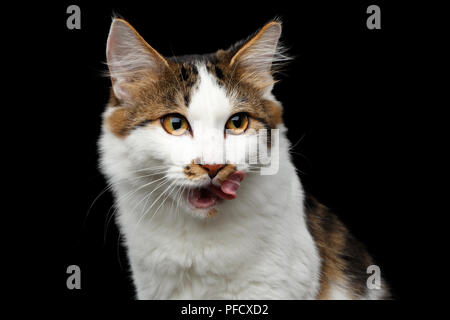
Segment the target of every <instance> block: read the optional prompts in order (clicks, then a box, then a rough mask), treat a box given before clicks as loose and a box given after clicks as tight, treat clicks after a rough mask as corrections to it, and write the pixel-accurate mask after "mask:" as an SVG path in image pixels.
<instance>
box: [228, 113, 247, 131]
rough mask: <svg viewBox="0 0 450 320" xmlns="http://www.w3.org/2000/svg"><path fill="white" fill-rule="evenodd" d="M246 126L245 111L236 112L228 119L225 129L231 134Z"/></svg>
mask: <svg viewBox="0 0 450 320" xmlns="http://www.w3.org/2000/svg"><path fill="white" fill-rule="evenodd" d="M247 127H248V115H247V114H245V113H236V114H235V115H233V116H232V117H231V118H230V119H228V121H227V124H226V125H225V129H228V130H230V131H231V133H233V134H241V133H243V132H244V131H245V130H246V129H247Z"/></svg>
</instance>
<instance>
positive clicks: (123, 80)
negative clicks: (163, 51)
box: [106, 19, 168, 101]
mask: <svg viewBox="0 0 450 320" xmlns="http://www.w3.org/2000/svg"><path fill="white" fill-rule="evenodd" d="M106 57H107V63H108V67H109V71H110V76H111V81H112V84H113V90H114V94H115V96H116V97H117V98H119V99H120V100H125V101H126V100H130V99H132V98H133V93H132V89H133V87H134V84H135V83H136V82H138V81H139V80H141V79H143V78H145V79H149V80H150V81H157V80H158V77H159V75H160V74H161V73H162V72H163V71H164V69H165V68H166V67H167V66H168V63H167V61H166V59H164V58H163V57H162V56H161V55H160V54H159V53H158V52H157V51H156V50H155V49H153V48H152V47H151V46H150V45H149V44H148V43H147V42H146V41H145V40H144V39H143V38H142V37H141V36H140V35H139V33H138V32H137V31H136V30H135V29H134V28H133V27H132V26H131V25H130V24H129V23H128V22H126V21H125V20H122V19H114V20H113V22H112V24H111V28H110V31H109V35H108V41H107V47H106Z"/></svg>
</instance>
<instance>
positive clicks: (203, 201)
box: [188, 171, 245, 209]
mask: <svg viewBox="0 0 450 320" xmlns="http://www.w3.org/2000/svg"><path fill="white" fill-rule="evenodd" d="M244 178H245V172H244V171H235V172H234V173H232V174H231V175H230V176H228V178H227V179H226V180H225V181H223V182H222V183H221V185H220V187H217V186H215V185H213V184H212V183H211V184H209V185H208V186H207V187H204V188H197V189H193V190H190V191H189V193H188V200H189V203H190V204H192V205H193V206H194V207H195V208H198V209H206V208H210V207H212V206H214V205H215V204H216V203H217V202H218V201H221V200H232V199H235V198H236V196H237V195H236V191H237V189H239V187H240V183H241V181H242V180H243V179H244Z"/></svg>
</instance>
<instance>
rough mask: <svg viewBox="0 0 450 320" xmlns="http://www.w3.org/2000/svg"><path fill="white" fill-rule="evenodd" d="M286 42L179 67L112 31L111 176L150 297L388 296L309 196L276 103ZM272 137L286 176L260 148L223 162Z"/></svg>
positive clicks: (267, 31) (270, 31) (130, 249)
mask: <svg viewBox="0 0 450 320" xmlns="http://www.w3.org/2000/svg"><path fill="white" fill-rule="evenodd" d="M280 35H281V21H279V20H273V21H270V22H269V23H267V24H266V25H265V26H264V27H263V28H261V29H260V30H259V31H258V32H257V33H255V34H254V35H253V36H251V37H249V38H248V39H247V40H245V41H240V42H238V43H236V44H235V45H233V46H231V47H230V48H229V49H227V50H218V51H217V52H215V53H212V54H205V55H186V56H178V57H170V58H169V57H163V56H162V55H161V54H159V53H158V52H157V51H156V50H155V49H153V48H152V47H151V46H150V45H149V44H148V43H147V42H146V41H145V40H144V39H143V38H142V37H141V36H140V35H139V34H138V33H137V31H136V30H135V29H134V28H133V27H132V26H131V25H130V24H129V23H128V22H126V21H125V20H123V19H119V18H115V19H113V22H112V24H111V28H110V32H109V36H108V40H107V50H106V51H107V52H106V55H107V65H108V69H109V76H110V78H111V83H112V86H111V91H110V100H109V103H108V105H107V108H106V110H105V111H104V113H103V124H102V133H101V137H100V139H99V143H98V145H99V154H100V168H101V171H102V172H103V174H104V175H105V177H106V178H107V180H108V182H109V185H110V186H111V190H112V192H113V194H114V196H115V205H116V207H117V209H118V214H117V217H116V219H117V224H118V225H119V228H120V232H121V234H122V235H123V239H124V245H125V247H126V248H127V253H128V258H129V261H130V266H131V271H132V277H133V281H134V285H135V287H136V294H137V298H138V299H384V298H387V297H388V296H389V290H388V288H387V287H386V284H385V281H384V280H383V279H382V280H381V288H376V289H369V288H368V286H367V284H366V281H367V278H368V276H369V274H367V272H366V271H367V268H368V267H369V266H370V265H372V264H373V261H372V258H371V257H370V256H369V254H368V253H367V252H366V250H365V248H364V246H363V245H362V244H360V243H359V242H358V241H357V240H355V239H354V238H353V237H352V236H351V235H350V234H349V232H348V230H347V229H346V227H345V226H344V225H343V224H342V223H341V222H340V221H339V219H338V218H337V217H336V216H335V215H334V214H333V213H331V212H330V211H329V210H328V209H327V208H326V207H325V206H323V205H321V204H320V203H318V202H317V201H316V200H315V199H314V197H312V196H311V195H309V194H307V193H305V192H304V191H303V188H302V185H301V182H300V179H299V177H298V176H297V173H296V168H295V167H294V164H293V162H292V160H291V156H290V153H289V150H290V147H291V145H290V142H289V141H288V139H287V137H286V132H287V129H286V128H285V126H284V124H283V117H282V112H283V107H282V105H281V103H280V102H279V101H278V100H277V99H276V98H275V96H274V95H273V94H272V89H273V86H274V84H275V82H276V80H275V78H274V74H275V73H276V72H277V70H279V67H280V66H282V65H283V63H284V62H286V61H287V60H288V58H287V56H286V54H285V50H284V49H283V47H282V46H281V44H280V41H279V38H280ZM273 129H276V130H275V131H273ZM264 130H265V131H266V132H269V130H270V133H271V132H272V131H273V132H278V138H276V139H272V135H271V134H270V133H267V134H266V137H269V138H270V139H267V143H266V144H267V146H268V148H270V152H273V153H274V154H275V153H276V152H277V153H278V163H279V165H278V167H277V168H276V172H275V173H273V174H263V173H262V171H261V170H262V169H263V168H264V165H263V164H258V163H257V164H254V163H253V164H252V163H249V161H248V159H249V157H250V155H249V154H250V151H249V150H250V149H239V148H235V149H236V150H244V151H243V152H241V153H239V151H237V152H236V153H237V154H235V157H234V159H233V161H230V159H231V158H227V157H226V156H225V158H224V157H223V150H224V147H223V146H224V143H225V142H226V143H227V145H228V146H231V147H236V146H238V145H242V144H243V143H244V144H245V145H246V146H248V145H249V144H250V145H251V144H253V146H254V144H255V143H256V142H255V141H256V140H252V139H251V138H252V137H254V136H255V134H256V135H257V134H258V133H259V132H263V131H264ZM277 130H278V131H277ZM258 141H259V140H258ZM263 145H264V143H263V144H261V146H263ZM227 150H228V149H227ZM230 150H231V149H230ZM253 150H255V149H253ZM219 154H220V155H222V156H221V157H218V156H217V155H219ZM253 156H255V155H254V154H253ZM230 157H231V156H230ZM256 157H258V156H256Z"/></svg>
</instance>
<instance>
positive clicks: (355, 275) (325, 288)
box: [305, 194, 373, 299]
mask: <svg viewBox="0 0 450 320" xmlns="http://www.w3.org/2000/svg"><path fill="white" fill-rule="evenodd" d="M305 211H306V218H307V223H308V228H309V231H310V232H311V235H312V236H313V238H314V240H315V243H316V246H317V248H318V250H319V254H320V257H321V277H320V292H319V294H318V296H317V298H318V299H327V298H328V297H329V290H330V287H331V284H332V283H340V282H342V281H344V282H345V283H346V284H347V286H348V291H349V294H350V295H351V296H352V297H353V298H358V297H361V296H364V295H366V294H367V290H368V289H367V286H366V280H367V277H368V274H367V273H366V270H367V267H368V266H369V265H372V264H373V260H372V258H371V257H370V255H369V254H368V253H367V251H366V249H365V248H364V246H363V245H362V244H361V243H360V242H359V241H357V240H356V239H355V238H354V237H353V236H352V235H351V234H350V233H349V231H348V230H347V228H346V227H345V226H344V225H343V224H342V222H341V221H340V220H339V219H338V218H337V217H336V216H335V215H334V214H333V213H332V212H330V210H329V209H328V208H326V207H325V206H323V205H321V204H320V203H318V202H317V201H316V200H315V199H314V198H313V197H312V196H310V195H308V194H306V195H305Z"/></svg>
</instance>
